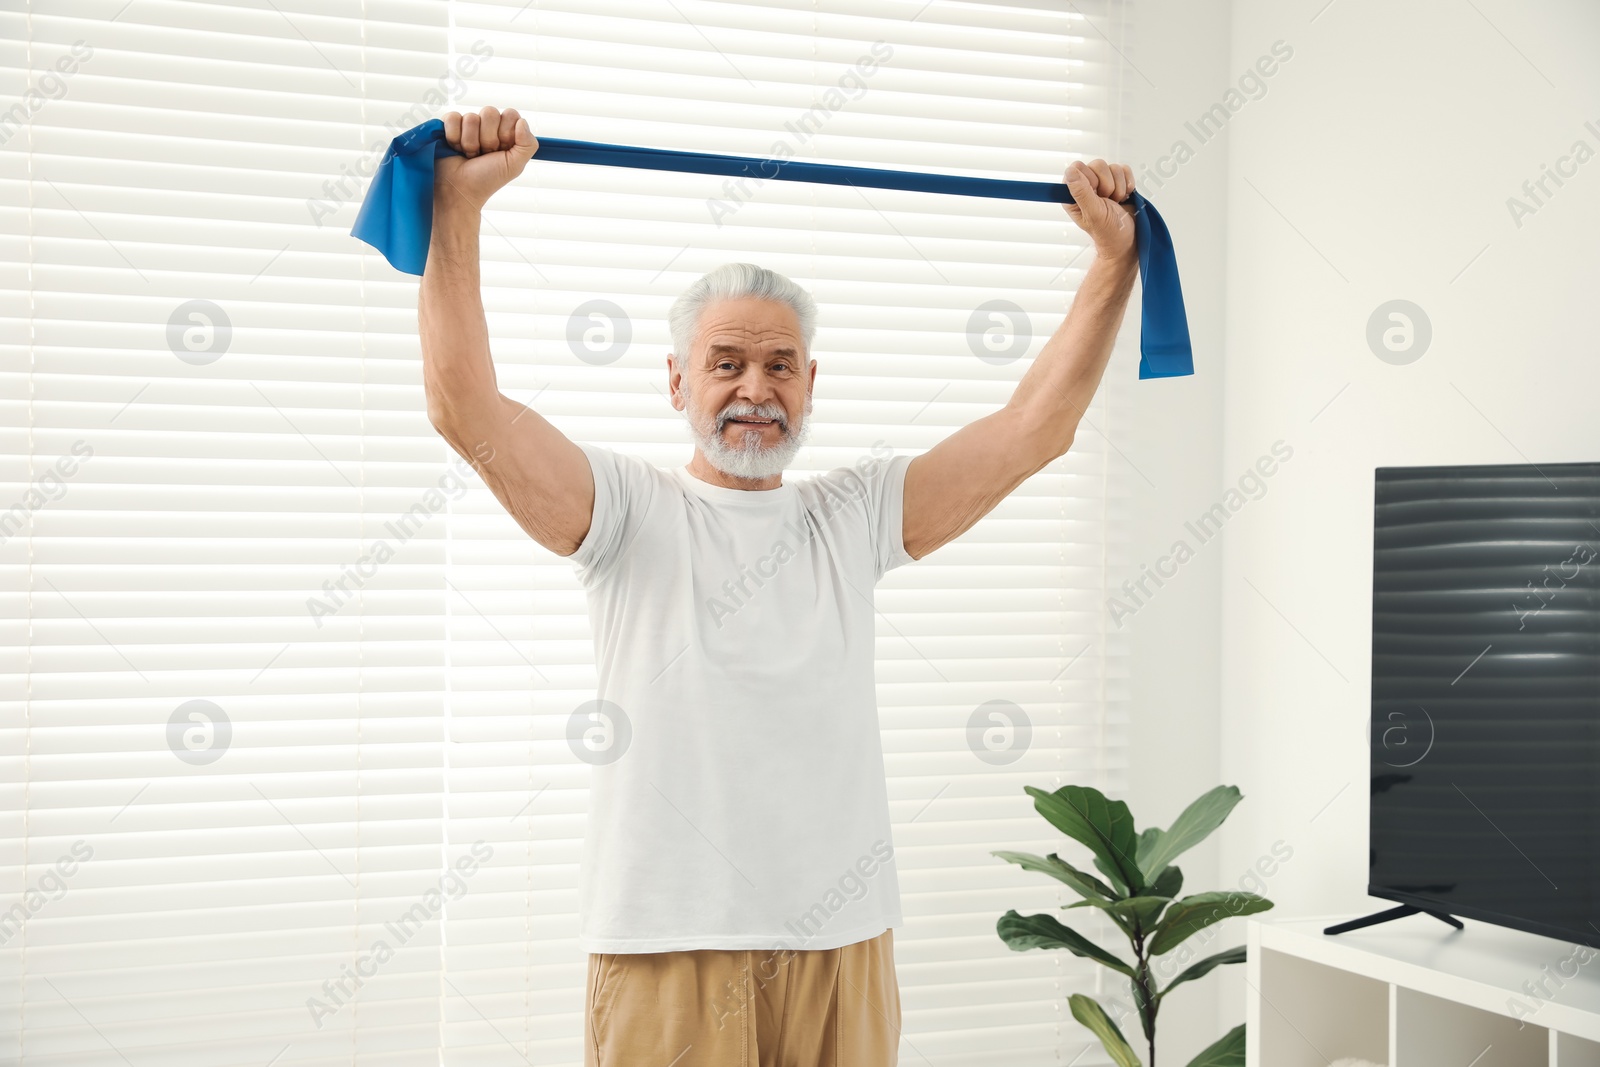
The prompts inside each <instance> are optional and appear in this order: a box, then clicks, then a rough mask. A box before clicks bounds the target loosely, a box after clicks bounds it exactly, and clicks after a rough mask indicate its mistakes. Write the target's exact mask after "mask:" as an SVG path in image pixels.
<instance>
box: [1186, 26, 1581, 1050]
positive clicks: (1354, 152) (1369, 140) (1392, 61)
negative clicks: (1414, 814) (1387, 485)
mask: <svg viewBox="0 0 1600 1067" xmlns="http://www.w3.org/2000/svg"><path fill="white" fill-rule="evenodd" d="M1325 4H1326V6H1325V7H1324V5H1325ZM1319 9H1320V13H1319ZM1230 36H1231V52H1232V55H1231V62H1230V63H1229V69H1230V70H1243V69H1244V68H1245V67H1246V66H1247V65H1248V64H1249V63H1251V62H1253V61H1254V59H1255V58H1256V57H1257V56H1258V55H1260V54H1262V53H1263V52H1265V51H1267V50H1268V49H1269V47H1270V46H1271V44H1272V42H1273V41H1275V40H1279V39H1281V40H1284V41H1285V42H1287V43H1288V44H1289V45H1290V46H1291V47H1292V48H1293V50H1294V54H1293V57H1292V58H1291V59H1290V60H1289V61H1288V62H1287V63H1285V64H1283V65H1282V68H1281V70H1280V71H1279V72H1278V73H1277V74H1276V75H1275V76H1274V78H1273V79H1272V80H1271V82H1270V88H1269V91H1268V92H1267V94H1266V95H1265V96H1264V97H1263V98H1262V99H1260V100H1256V101H1251V102H1250V103H1248V104H1247V105H1246V106H1245V107H1243V108H1242V109H1241V110H1240V112H1239V113H1238V114H1237V115H1235V116H1234V117H1233V118H1232V120H1231V122H1230V124H1229V127H1228V134H1227V137H1228V145H1227V150H1228V173H1227V198H1226V207H1227V217H1228V229H1227V255H1226V264H1227V276H1226V297H1225V299H1226V322H1225V335H1226V342H1227V345H1226V359H1225V363H1224V366H1225V370H1224V383H1225V384H1224V403H1223V419H1222V425H1223V442H1224V446H1223V452H1222V463H1221V468H1222V473H1223V477H1224V480H1226V479H1227V478H1229V477H1230V476H1233V475H1235V474H1236V473H1237V472H1242V471H1244V470H1245V469H1246V468H1247V467H1248V466H1249V465H1250V464H1251V463H1252V462H1254V461H1255V459H1256V458H1257V457H1258V456H1260V455H1261V454H1262V453H1263V452H1264V451H1266V450H1267V449H1268V448H1269V447H1270V446H1271V444H1272V443H1273V442H1274V441H1275V440H1278V439H1282V440H1283V441H1285V442H1287V443H1288V444H1289V445H1290V446H1292V448H1293V449H1294V454H1293V458H1292V459H1291V460H1289V461H1288V462H1287V463H1285V464H1284V465H1283V466H1282V468H1281V470H1279V471H1278V472H1277V474H1276V475H1274V477H1273V478H1272V479H1271V480H1270V481H1269V482H1268V486H1269V488H1268V491H1267V493H1266V495H1265V496H1264V497H1262V499H1260V500H1257V501H1252V502H1250V503H1248V504H1247V505H1246V506H1245V507H1243V508H1241V509H1240V511H1239V512H1238V513H1237V514H1236V515H1234V516H1233V517H1231V518H1230V520H1229V521H1228V524H1227V526H1226V527H1225V534H1224V536H1223V539H1222V546H1221V547H1222V557H1223V563H1222V574H1221V590H1220V592H1221V601H1222V611H1221V664H1222V675H1221V717H1220V722H1221V753H1222V755H1221V780H1222V781H1228V782H1236V783H1238V784H1239V785H1240V787H1241V788H1242V789H1243V790H1244V792H1245V794H1246V796H1247V798H1248V799H1247V800H1246V802H1245V804H1244V805H1242V806H1241V808H1240V809H1239V811H1238V812H1237V813H1236V814H1235V815H1234V817H1233V818H1232V819H1231V820H1230V821H1229V823H1228V825H1227V826H1225V827H1224V828H1223V834H1222V854H1221V868H1222V870H1224V871H1237V870H1242V869H1244V868H1245V867H1247V866H1248V865H1249V864H1251V863H1252V862H1253V861H1255V859H1256V858H1257V857H1259V856H1261V855H1263V854H1265V853H1266V852H1267V851H1268V850H1269V849H1270V847H1271V845H1272V843H1273V842H1274V841H1275V840H1279V839H1282V840H1283V841H1284V842H1286V844H1287V845H1288V846H1289V847H1291V848H1292V849H1293V857H1292V859H1290V860H1289V861H1288V862H1286V863H1284V864H1283V865H1282V866H1281V868H1280V869H1279V870H1278V871H1277V872H1276V873H1275V874H1274V875H1273V876H1272V877H1271V878H1270V879H1269V881H1268V888H1267V890H1266V892H1267V895H1269V896H1270V897H1272V898H1273V899H1274V900H1276V901H1277V903H1278V909H1277V914H1278V915H1285V916H1287V915H1296V914H1298V915H1312V914H1322V913H1334V912H1343V913H1365V912H1368V911H1373V910H1377V909H1379V908H1381V907H1386V906H1388V905H1387V904H1386V903H1385V902H1383V901H1379V900H1375V899H1371V898H1368V897H1367V896H1366V894H1365V885H1366V872H1367V856H1366V839H1367V795H1366V775H1367V758H1368V757H1367V750H1366V722H1367V713H1368V686H1369V658H1370V656H1369V641H1370V636H1371V629H1370V612H1371V602H1370V597H1371V544H1372V541H1371V522H1372V471H1373V468H1374V467H1375V466H1382V465H1390V464H1414V463H1457V462H1496V463H1506V462H1509V463H1516V462H1527V461H1533V462H1540V461H1551V462H1554V461H1560V460H1577V459H1587V460H1593V459H1596V458H1600V419H1597V418H1596V417H1595V415H1594V407H1595V397H1596V395H1597V389H1596V387H1597V385H1600V352H1597V345H1596V341H1595V337H1594V333H1593V325H1592V324H1593V323H1594V322H1595V305H1596V303H1597V301H1600V255H1597V253H1600V157H1597V158H1594V159H1591V160H1589V161H1588V162H1587V163H1586V164H1584V165H1583V166H1581V167H1579V168H1578V170H1577V173H1576V175H1575V176H1573V177H1571V178H1567V179H1564V180H1565V181H1566V184H1565V186H1564V187H1562V188H1559V189H1556V188H1555V187H1554V186H1553V185H1551V186H1550V188H1551V190H1552V191H1553V194H1554V195H1553V196H1551V197H1549V198H1548V199H1546V200H1545V203H1544V205H1543V206H1538V207H1537V209H1536V211H1535V213H1533V214H1531V215H1528V216H1526V217H1524V218H1522V219H1521V225H1520V227H1519V226H1518V225H1517V224H1516V222H1514V221H1513V219H1512V216H1511V213H1510V211H1509V210H1508V208H1507V198H1509V197H1512V196H1521V197H1523V198H1524V199H1526V197H1525V195H1524V194H1523V192H1522V189H1521V186H1522V183H1523V182H1524V181H1525V180H1527V179H1530V178H1537V177H1538V176H1539V174H1540V172H1541V165H1542V164H1551V165H1552V166H1553V165H1554V164H1555V163H1556V161H1557V159H1558V157H1561V156H1563V155H1565V154H1567V153H1568V152H1569V151H1571V150H1572V148H1573V145H1574V142H1576V141H1579V140H1582V141H1584V142H1586V143H1587V145H1588V149H1589V150H1590V151H1594V152H1600V64H1597V63H1596V62H1595V59H1594V54H1595V49H1596V46H1597V45H1600V5H1595V4H1593V3H1591V2H1587V0H1543V2H1540V3H1535V4H1519V3H1513V2H1511V0H1471V2H1467V0H1405V2H1403V3H1394V2H1378V0H1333V2H1332V3H1331V4H1327V3H1326V0H1306V2H1298V0H1297V2H1295V3H1283V2H1282V0H1279V2H1274V3H1269V2H1266V0H1235V2H1234V3H1233V5H1232V25H1231V32H1230ZM1586 120H1590V121H1593V122H1594V125H1595V128H1594V129H1589V128H1586V127H1585V121H1586ZM1528 203H1529V204H1530V206H1533V205H1532V201H1528ZM1218 206H1219V207H1220V206H1221V205H1220V203H1219V205H1218ZM1185 222H1187V220H1185ZM1193 276H1194V269H1193V268H1192V267H1189V266H1187V265H1186V273H1185V275H1184V277H1185V281H1186V282H1187V281H1188V279H1189V278H1191V277H1193ZM1397 298H1400V299H1406V300H1410V301H1412V302H1414V303H1415V304H1417V305H1418V306H1420V307H1421V308H1422V309H1423V310H1424V312H1425V313H1426V315H1427V317H1428V319H1429V320H1431V324H1432V332H1433V336H1432V341H1431V344H1430V347H1429V348H1428V349H1427V350H1426V351H1425V352H1424V353H1423V354H1422V355H1421V357H1420V358H1418V359H1417V360H1416V361H1415V362H1412V363H1409V364H1407V365H1393V364H1390V363H1386V362H1383V361H1381V360H1379V359H1378V358H1377V357H1376V356H1375V355H1374V354H1373V352H1372V351H1371V350H1370V349H1369V347H1368V344H1367V341H1366V337H1365V334H1366V324H1367V320H1368V318H1369V316H1370V315H1371V313H1372V312H1373V311H1374V309H1375V308H1377V307H1378V306H1379V305H1380V304H1382V303H1384V302H1385V301H1388V300H1391V299H1397ZM1330 401H1331V403H1330ZM1169 445H1170V447H1174V448H1178V447H1182V443H1181V442H1180V441H1176V440H1174V441H1172V442H1169ZM1463 666H1465V665H1464V664H1463ZM1404 921H1405V922H1407V923H1432V922H1434V920H1432V919H1427V918H1425V917H1412V918H1410V919H1407V920H1404ZM1441 929H1442V928H1441ZM1229 970H1234V969H1233V968H1230V969H1229ZM1226 983H1227V984H1226V985H1225V986H1224V996H1225V997H1235V996H1236V995H1237V997H1238V998H1242V996H1243V992H1244V990H1243V986H1242V980H1241V977H1240V976H1238V975H1229V976H1228V978H1227V979H1226ZM1240 1005H1242V999H1234V1000H1232V1002H1231V1003H1230V1002H1229V1001H1227V1000H1225V1001H1224V1003H1223V1005H1222V1012H1221V1013H1222V1015H1223V1017H1225V1018H1236V1017H1237V1015H1236V1009H1237V1007H1238V1006H1240ZM1179 1062H1182V1061H1181V1060H1180V1061H1179Z"/></svg>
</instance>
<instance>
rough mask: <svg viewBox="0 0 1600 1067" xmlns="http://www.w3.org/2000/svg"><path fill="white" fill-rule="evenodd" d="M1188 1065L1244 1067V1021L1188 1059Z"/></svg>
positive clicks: (1200, 1066) (1198, 1066) (1197, 1066)
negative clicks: (1213, 1043)
mask: <svg viewBox="0 0 1600 1067" xmlns="http://www.w3.org/2000/svg"><path fill="white" fill-rule="evenodd" d="M1189 1067H1244V1023H1240V1024H1239V1025H1238V1026H1235V1027H1234V1028H1233V1029H1232V1030H1229V1031H1228V1032H1227V1033H1225V1034H1223V1035H1222V1038H1221V1039H1220V1040H1219V1041H1218V1042H1217V1043H1216V1044H1215V1045H1212V1046H1211V1047H1210V1048H1208V1049H1206V1050H1205V1051H1204V1052H1202V1053H1200V1055H1198V1056H1196V1057H1195V1058H1194V1059H1192V1060H1190V1061H1189Z"/></svg>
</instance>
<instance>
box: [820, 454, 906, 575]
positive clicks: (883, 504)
mask: <svg viewBox="0 0 1600 1067" xmlns="http://www.w3.org/2000/svg"><path fill="white" fill-rule="evenodd" d="M911 458H912V457H910V456H890V457H888V458H887V459H882V458H877V457H874V458H872V459H870V460H866V461H865V462H861V463H857V464H855V465H854V466H853V467H839V468H836V469H834V470H831V471H829V472H828V473H827V474H824V475H821V476H820V477H821V479H822V480H823V482H824V483H826V485H827V487H828V489H829V490H830V492H831V494H832V496H833V499H835V500H838V499H850V500H855V501H859V503H857V504H856V505H855V509H856V510H857V512H858V513H859V514H861V515H863V516H864V517H865V520H866V536H867V540H868V542H869V546H870V549H871V552H872V560H873V580H874V581H876V580H877V579H879V578H882V577H883V576H884V575H885V574H886V573H888V572H889V571H891V570H893V569H894V568H896V567H900V566H904V565H905V564H907V563H912V562H915V561H914V560H913V559H912V557H911V554H910V553H909V552H907V551H906V545H905V525H904V518H903V515H904V512H903V502H904V500H905V484H906V467H908V466H909V465H910V463H911Z"/></svg>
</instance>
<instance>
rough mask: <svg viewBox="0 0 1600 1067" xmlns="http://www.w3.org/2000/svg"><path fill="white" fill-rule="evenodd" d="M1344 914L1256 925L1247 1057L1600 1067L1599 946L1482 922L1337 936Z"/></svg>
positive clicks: (1304, 1062)
mask: <svg viewBox="0 0 1600 1067" xmlns="http://www.w3.org/2000/svg"><path fill="white" fill-rule="evenodd" d="M1347 918H1348V914H1346V915H1324V916H1315V917H1312V916H1307V917H1305V918H1299V919H1288V918H1286V919H1274V920H1266V919H1264V918H1262V917H1261V916H1251V917H1249V919H1247V920H1246V921H1247V922H1248V923H1249V926H1248V928H1247V933H1246V942H1247V944H1248V953H1249V955H1248V958H1247V959H1246V961H1245V981H1244V983H1243V991H1244V993H1245V1022H1246V1024H1247V1029H1246V1031H1245V1064H1246V1067H1328V1063H1329V1062H1330V1061H1332V1060H1337V1059H1339V1058H1341V1057H1344V1056H1356V1057H1359V1058H1361V1059H1364V1060H1371V1061H1372V1062H1373V1063H1381V1064H1387V1065H1388V1067H1468V1065H1469V1064H1470V1065H1471V1067H1600V954H1597V953H1596V952H1595V950H1593V949H1590V948H1587V947H1582V946H1576V945H1573V944H1570V943H1568V942H1565V941H1561V940H1557V939H1555V938H1548V937H1540V936H1537V935H1535V934H1527V933H1522V932H1520V931H1516V930H1508V929H1506V928H1505V927H1501V926H1493V925H1490V924H1488V923H1483V922H1479V921H1477V920H1476V919H1467V920H1464V927H1465V932H1463V931H1461V930H1452V929H1445V928H1444V927H1441V926H1439V925H1437V924H1436V923H1433V922H1431V921H1430V922H1424V921H1423V920H1422V919H1420V918H1416V919H1412V918H1406V919H1401V920H1400V921H1399V922H1396V923H1391V924H1389V925H1387V926H1384V927H1383V928H1381V929H1377V930H1356V931H1352V932H1350V933H1347V934H1345V935H1343V936H1341V937H1329V936H1328V935H1327V934H1325V933H1323V932H1322V931H1323V929H1324V928H1325V927H1326V926H1327V925H1328V924H1329V923H1334V922H1338V921H1339V920H1342V919H1347Z"/></svg>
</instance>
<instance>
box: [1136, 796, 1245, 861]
mask: <svg viewBox="0 0 1600 1067" xmlns="http://www.w3.org/2000/svg"><path fill="white" fill-rule="evenodd" d="M1242 799H1243V797H1242V795H1241V794H1240V792H1239V787H1238V786H1235V785H1219V786H1217V787H1216V788H1215V789H1212V790H1210V791H1209V792H1207V793H1205V794H1204V795H1202V796H1201V797H1200V798H1199V799H1198V800H1196V801H1195V802H1194V803H1193V804H1190V805H1189V806H1188V807H1187V808H1184V809H1183V814H1182V815H1179V816H1178V818H1177V819H1176V820H1175V821H1174V822H1173V824H1172V828H1171V829H1169V830H1167V831H1166V832H1165V833H1163V834H1162V835H1161V836H1160V837H1159V838H1158V839H1156V840H1154V841H1153V842H1152V843H1151V845H1150V847H1149V850H1148V851H1146V849H1145V848H1144V847H1143V845H1144V841H1142V840H1141V841H1140V846H1141V847H1140V849H1139V870H1140V871H1142V872H1143V874H1144V877H1146V878H1150V879H1153V878H1155V876H1156V875H1158V874H1160V873H1161V870H1162V868H1163V867H1165V866H1166V865H1167V864H1169V863H1171V862H1172V861H1173V860H1174V859H1176V858H1177V857H1178V856H1179V855H1180V854H1182V853H1183V852H1185V851H1187V850H1188V849H1190V848H1193V847H1194V846H1195V845H1198V844H1199V843H1200V842H1201V841H1204V840H1205V839H1206V838H1207V837H1208V836H1210V834H1211V831H1213V830H1215V829H1216V828H1217V827H1219V826H1221V825H1222V820H1224V819H1226V818H1227V817H1228V813H1229V812H1231V811H1232V810H1233V808H1234V805H1235V804H1238V803H1239V801H1240V800H1242ZM1145 836H1146V837H1147V838H1148V837H1149V831H1148V830H1147V831H1145Z"/></svg>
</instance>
